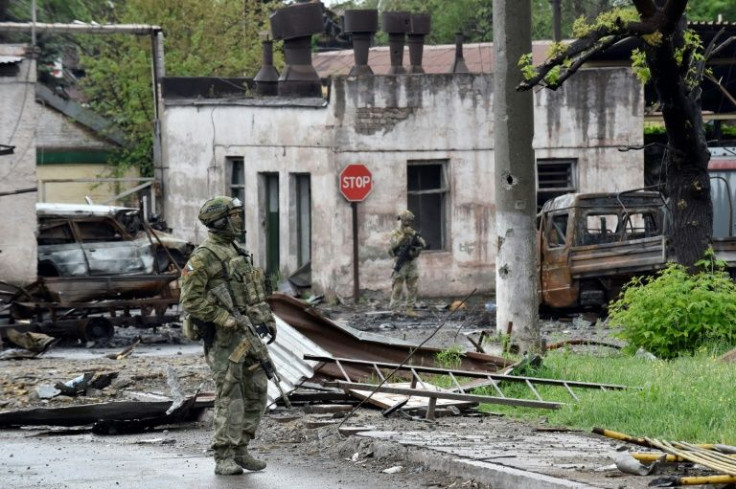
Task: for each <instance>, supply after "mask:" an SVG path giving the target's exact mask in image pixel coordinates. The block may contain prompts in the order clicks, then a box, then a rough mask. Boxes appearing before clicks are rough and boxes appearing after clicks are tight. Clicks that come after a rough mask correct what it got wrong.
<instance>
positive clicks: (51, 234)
mask: <svg viewBox="0 0 736 489" xmlns="http://www.w3.org/2000/svg"><path fill="white" fill-rule="evenodd" d="M37 241H38V244H39V246H45V245H60V244H69V243H74V234H72V229H71V228H70V227H69V223H67V222H66V221H64V222H55V223H49V224H42V225H41V226H40V228H39V230H38V240H37Z"/></svg>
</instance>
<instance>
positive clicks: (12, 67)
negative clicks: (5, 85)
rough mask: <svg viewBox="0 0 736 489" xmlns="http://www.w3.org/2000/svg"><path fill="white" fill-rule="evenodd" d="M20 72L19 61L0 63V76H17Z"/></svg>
mask: <svg viewBox="0 0 736 489" xmlns="http://www.w3.org/2000/svg"><path fill="white" fill-rule="evenodd" d="M19 74H20V63H0V76H7V77H10V76H12V77H17V76H18V75H19Z"/></svg>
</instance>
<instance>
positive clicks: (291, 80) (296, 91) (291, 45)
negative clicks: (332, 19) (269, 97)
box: [270, 3, 323, 97]
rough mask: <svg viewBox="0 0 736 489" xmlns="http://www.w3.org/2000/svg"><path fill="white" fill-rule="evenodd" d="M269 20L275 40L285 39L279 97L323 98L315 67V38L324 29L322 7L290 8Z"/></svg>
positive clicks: (296, 6)
mask: <svg viewBox="0 0 736 489" xmlns="http://www.w3.org/2000/svg"><path fill="white" fill-rule="evenodd" d="M270 20H271V33H272V34H273V38H274V39H283V40H284V60H285V62H286V66H285V67H284V72H283V73H281V77H280V78H279V85H278V92H279V95H281V96H286V97H321V96H322V83H321V82H320V79H319V75H318V74H317V70H315V69H314V66H312V35H313V34H318V33H320V32H322V30H323V24H322V4H321V3H300V4H295V5H290V6H289V7H285V8H282V9H281V10H277V11H276V12H274V13H273V14H271V17H270Z"/></svg>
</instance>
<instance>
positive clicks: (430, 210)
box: [406, 160, 450, 250]
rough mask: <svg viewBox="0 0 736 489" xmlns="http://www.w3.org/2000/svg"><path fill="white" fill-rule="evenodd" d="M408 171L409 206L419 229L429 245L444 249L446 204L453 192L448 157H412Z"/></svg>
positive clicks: (431, 247)
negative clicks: (430, 158)
mask: <svg viewBox="0 0 736 489" xmlns="http://www.w3.org/2000/svg"><path fill="white" fill-rule="evenodd" d="M406 174H407V200H408V207H409V210H410V211H411V212H413V213H414V216H415V218H416V220H415V227H416V230H417V231H418V232H419V233H421V235H422V237H423V238H424V240H425V241H426V242H427V245H428V247H429V249H432V250H443V249H445V236H446V215H447V213H446V206H447V201H448V197H449V192H450V188H449V185H448V179H447V160H430V161H409V165H408V167H407V172H406Z"/></svg>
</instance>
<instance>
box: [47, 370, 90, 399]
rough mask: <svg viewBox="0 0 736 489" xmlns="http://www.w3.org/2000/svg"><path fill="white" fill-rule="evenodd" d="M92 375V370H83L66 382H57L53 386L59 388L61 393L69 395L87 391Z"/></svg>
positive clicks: (72, 395)
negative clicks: (83, 371)
mask: <svg viewBox="0 0 736 489" xmlns="http://www.w3.org/2000/svg"><path fill="white" fill-rule="evenodd" d="M94 375H95V373H94V372H85V373H83V374H82V375H80V376H79V377H76V378H74V379H72V380H70V381H68V382H57V383H56V384H55V385H54V387H56V388H57V389H59V392H60V393H61V394H63V395H65V396H69V397H74V396H76V395H79V394H84V393H85V392H86V391H87V385H88V384H89V381H90V380H92V377H93V376H94Z"/></svg>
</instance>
